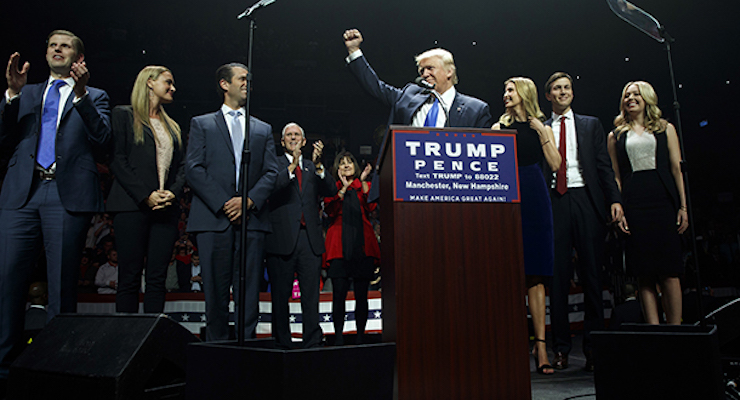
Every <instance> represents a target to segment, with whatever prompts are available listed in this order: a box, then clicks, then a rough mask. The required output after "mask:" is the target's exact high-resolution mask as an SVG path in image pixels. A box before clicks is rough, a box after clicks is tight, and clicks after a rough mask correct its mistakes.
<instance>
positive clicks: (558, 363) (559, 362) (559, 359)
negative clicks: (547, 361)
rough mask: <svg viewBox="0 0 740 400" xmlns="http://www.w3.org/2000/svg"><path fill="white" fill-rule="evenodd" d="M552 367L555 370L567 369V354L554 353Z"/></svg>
mask: <svg viewBox="0 0 740 400" xmlns="http://www.w3.org/2000/svg"><path fill="white" fill-rule="evenodd" d="M552 367H553V368H555V369H566V368H568V354H566V353H562V352H559V351H557V352H555V358H553V360H552Z"/></svg>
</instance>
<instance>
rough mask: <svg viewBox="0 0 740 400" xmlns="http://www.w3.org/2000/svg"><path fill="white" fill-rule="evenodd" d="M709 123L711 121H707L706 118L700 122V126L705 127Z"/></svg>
mask: <svg viewBox="0 0 740 400" xmlns="http://www.w3.org/2000/svg"><path fill="white" fill-rule="evenodd" d="M707 125H709V121H707V120H706V119H705V120H704V121H701V122H699V126H700V127H702V128H703V127H705V126H707Z"/></svg>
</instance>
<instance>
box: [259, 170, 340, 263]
mask: <svg viewBox="0 0 740 400" xmlns="http://www.w3.org/2000/svg"><path fill="white" fill-rule="evenodd" d="M288 165H290V161H288V157H286V156H281V157H278V176H277V181H276V183H275V191H274V192H273V194H272V196H270V200H269V202H268V203H269V208H270V222H271V223H272V233H270V234H268V235H267V237H266V238H265V251H266V252H268V253H271V254H279V255H289V254H291V253H293V251H294V250H295V247H296V243H297V242H298V233H299V232H300V229H301V215H303V218H304V219H305V221H306V233H307V234H308V241H309V243H310V244H311V250H313V253H314V254H315V255H317V256H319V255H321V254H322V253H323V252H324V236H323V235H322V233H321V220H320V219H319V201H318V200H319V196H322V197H330V196H334V195H335V194H336V193H337V187H336V184H335V182H334V179H332V178H331V177H330V176H329V173H328V171H325V172H324V179H321V178H320V177H319V176H318V175H316V166H315V165H314V164H313V162H311V161H310V160H307V159H305V158H304V159H303V172H302V176H303V182H302V185H303V191H301V190H300V188H299V187H298V180H297V178H296V179H290V175H289V174H288Z"/></svg>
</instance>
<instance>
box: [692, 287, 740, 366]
mask: <svg viewBox="0 0 740 400" xmlns="http://www.w3.org/2000/svg"><path fill="white" fill-rule="evenodd" d="M706 320H707V323H710V324H713V325H716V326H717V338H718V339H719V350H720V353H721V354H722V356H727V357H735V358H739V357H740V299H735V300H733V301H731V302H729V303H727V304H725V305H723V306H722V307H719V308H717V309H716V310H714V311H712V312H710V313H709V314H707V316H706ZM697 324H698V322H697Z"/></svg>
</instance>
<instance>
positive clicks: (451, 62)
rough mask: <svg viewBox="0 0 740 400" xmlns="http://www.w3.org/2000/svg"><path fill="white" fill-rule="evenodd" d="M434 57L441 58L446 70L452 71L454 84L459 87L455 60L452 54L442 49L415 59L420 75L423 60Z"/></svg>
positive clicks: (433, 50) (431, 51)
mask: <svg viewBox="0 0 740 400" xmlns="http://www.w3.org/2000/svg"><path fill="white" fill-rule="evenodd" d="M432 57H437V58H439V59H440V60H441V61H442V66H443V67H444V68H445V70H447V71H450V70H452V84H453V85H457V82H458V79H457V67H455V59H454V58H453V57H452V53H450V52H449V51H447V50H445V49H442V48H436V49H431V50H427V51H425V52H423V53H421V54H419V55H417V56H416V57H414V60H416V68H417V69H418V70H419V75H421V69H420V68H419V63H420V62H421V60H426V59H427V58H432Z"/></svg>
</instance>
